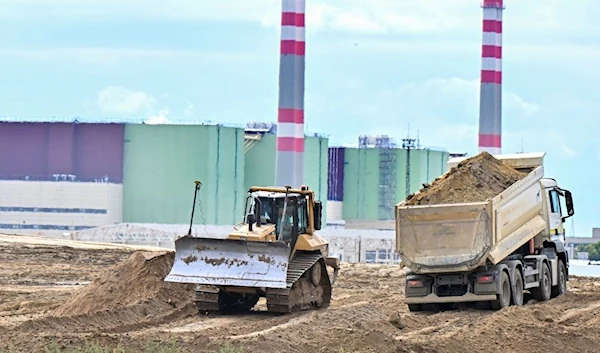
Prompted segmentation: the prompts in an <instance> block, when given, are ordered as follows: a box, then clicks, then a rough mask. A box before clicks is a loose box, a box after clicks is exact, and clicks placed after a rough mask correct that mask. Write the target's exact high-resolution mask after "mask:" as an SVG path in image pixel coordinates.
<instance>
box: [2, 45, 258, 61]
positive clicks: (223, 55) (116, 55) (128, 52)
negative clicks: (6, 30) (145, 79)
mask: <svg viewBox="0 0 600 353" xmlns="http://www.w3.org/2000/svg"><path fill="white" fill-rule="evenodd" d="M0 55H2V56H14V57H20V58H27V59H43V60H78V61H83V62H88V63H94V64H112V63H116V62H118V61H120V60H123V59H138V60H139V59H147V58H154V59H177V58H186V59H194V58H195V59H200V60H215V61H219V62H223V61H246V60H253V59H255V54H253V53H248V54H239V53H227V52H218V51H202V50H183V49H182V50H176V49H174V50H162V49H150V48H146V49H144V48H127V49H124V48H111V47H62V48H50V49H44V50H39V49H1V48H0Z"/></svg>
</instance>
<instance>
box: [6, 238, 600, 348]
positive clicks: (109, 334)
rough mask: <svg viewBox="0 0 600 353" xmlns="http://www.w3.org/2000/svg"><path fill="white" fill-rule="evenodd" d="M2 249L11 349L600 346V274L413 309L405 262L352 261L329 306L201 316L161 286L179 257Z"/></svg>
mask: <svg viewBox="0 0 600 353" xmlns="http://www.w3.org/2000/svg"><path fill="white" fill-rule="evenodd" d="M0 246H1V247H2V252H0V261H1V263H2V265H1V266H0V282H1V285H0V352H71V351H78V352H85V350H76V349H77V348H78V347H95V348H98V347H106V348H107V349H106V350H105V351H106V352H113V349H115V348H117V347H118V348H119V349H121V350H114V351H115V352H382V353H383V352H440V353H441V352H499V351H504V352H525V351H527V352H545V351H553V350H555V349H558V348H560V350H561V351H562V352H597V351H598V349H599V348H598V347H600V280H598V279H593V278H583V277H579V278H577V277H572V278H571V280H570V282H569V290H570V292H569V294H567V295H564V296H561V297H559V298H556V299H553V300H551V301H549V302H545V303H529V304H527V305H525V306H523V307H510V308H507V309H504V310H501V311H498V312H493V311H489V310H481V309H469V308H464V309H457V310H453V311H447V312H442V313H409V312H408V310H407V308H406V306H405V305H404V304H403V302H402V301H403V292H404V291H403V285H404V272H403V271H401V270H399V269H398V266H395V265H370V264H343V267H342V269H341V272H340V276H339V278H338V281H337V283H336V284H335V286H334V290H333V296H334V299H333V302H332V304H331V305H330V306H329V308H327V309H322V310H318V311H315V312H304V313H295V314H290V315H274V314H269V313H266V312H264V310H265V304H264V302H263V301H261V302H259V304H258V305H257V307H256V308H255V310H257V311H256V312H250V313H248V314H241V315H238V314H236V315H223V316H218V315H199V314H198V313H197V312H196V311H195V308H194V305H193V303H192V301H191V299H192V294H193V289H190V287H189V286H186V285H179V284H164V283H163V282H162V278H161V276H164V274H165V273H164V272H165V271H168V267H169V256H171V259H172V254H170V253H166V254H167V255H165V252H164V251H163V252H160V251H158V250H157V249H152V248H147V249H143V250H137V249H134V248H131V247H124V246H116V245H102V244H86V243H82V242H70V241H58V240H52V239H39V238H34V237H19V236H0ZM134 252H135V253H134ZM134 278H138V279H137V280H134ZM94 280H95V281H94ZM89 351H92V350H89ZM93 351H94V352H102V350H93Z"/></svg>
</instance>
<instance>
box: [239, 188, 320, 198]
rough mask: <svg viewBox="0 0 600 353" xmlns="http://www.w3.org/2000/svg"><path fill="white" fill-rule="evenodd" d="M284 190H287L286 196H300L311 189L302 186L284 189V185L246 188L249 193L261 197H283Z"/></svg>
mask: <svg viewBox="0 0 600 353" xmlns="http://www.w3.org/2000/svg"><path fill="white" fill-rule="evenodd" d="M286 190H287V192H288V196H296V197H297V196H300V195H308V194H311V193H312V192H313V191H312V190H310V189H309V188H308V187H305V186H303V187H302V188H301V189H291V188H290V189H286V188H284V187H261V186H253V187H251V188H250V190H248V192H250V193H257V194H259V196H263V197H285V193H286Z"/></svg>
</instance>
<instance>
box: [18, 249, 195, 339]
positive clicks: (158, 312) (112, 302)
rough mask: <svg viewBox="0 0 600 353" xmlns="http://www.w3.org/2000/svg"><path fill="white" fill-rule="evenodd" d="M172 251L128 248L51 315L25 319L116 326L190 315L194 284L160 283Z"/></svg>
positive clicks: (45, 323) (75, 327) (116, 328)
mask: <svg viewBox="0 0 600 353" xmlns="http://www.w3.org/2000/svg"><path fill="white" fill-rule="evenodd" d="M173 260H174V253H173V252H143V251H138V252H135V253H133V254H132V255H131V256H130V257H129V258H128V259H127V260H125V261H123V262H121V263H118V264H116V265H115V266H113V267H111V268H109V269H108V270H106V271H105V272H104V274H102V275H101V276H100V277H98V278H96V279H94V281H93V282H92V283H90V284H89V285H87V286H86V287H84V288H82V289H81V290H79V291H78V292H76V293H75V295H74V296H73V297H72V298H71V299H70V300H68V301H67V302H66V303H64V304H63V305H61V306H59V307H58V308H56V309H55V310H54V312H52V313H51V315H50V316H47V317H44V318H42V319H40V320H34V321H33V322H30V323H28V324H29V325H31V326H32V328H33V327H39V326H51V327H53V328H59V327H60V328H63V329H65V330H75V331H76V330H78V329H80V328H84V329H85V330H86V331H94V329H96V330H98V331H121V330H130V329H132V328H134V327H142V326H146V325H150V324H158V323H162V322H166V321H171V320H174V319H178V318H182V317H185V316H189V315H193V314H195V313H196V312H197V311H196V308H195V305H194V304H193V302H192V299H193V296H194V287H193V285H188V284H180V283H170V282H165V281H164V278H165V276H166V275H167V274H168V273H169V271H170V269H171V266H172V264H173Z"/></svg>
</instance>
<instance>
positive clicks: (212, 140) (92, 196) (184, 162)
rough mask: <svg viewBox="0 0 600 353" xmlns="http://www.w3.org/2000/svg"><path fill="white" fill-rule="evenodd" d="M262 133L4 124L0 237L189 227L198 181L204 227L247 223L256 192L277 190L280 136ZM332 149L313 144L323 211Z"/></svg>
mask: <svg viewBox="0 0 600 353" xmlns="http://www.w3.org/2000/svg"><path fill="white" fill-rule="evenodd" d="M255 125H256V124H249V127H246V128H244V127H231V126H222V125H169V124H164V125H149V124H116V123H111V124H97V123H94V124H92V123H78V122H69V123H65V122H60V123H59V122H0V231H3V232H11V231H12V232H26V233H38V234H42V233H48V232H61V233H62V232H70V231H76V230H83V229H88V228H93V227H99V226H106V225H111V224H115V223H121V222H130V223H144V222H147V223H164V224H181V223H187V222H189V215H190V209H191V207H192V200H193V189H194V180H200V181H201V182H202V189H201V191H200V194H199V198H200V202H199V205H200V206H202V207H201V208H199V209H198V208H197V210H198V213H197V217H196V219H195V222H196V223H204V222H206V223H207V224H215V225H219V224H222V225H231V224H234V223H237V222H240V221H241V220H242V217H243V213H244V203H245V198H246V196H247V194H246V192H247V190H248V187H249V186H251V185H271V184H273V183H274V181H275V150H276V147H275V144H276V128H275V127H274V125H268V124H267V125H265V128H256V127H255ZM263 125H264V124H263ZM327 148H328V139H327V137H325V136H321V135H312V136H306V137H305V151H306V152H305V155H306V157H305V159H304V163H305V167H304V171H305V174H306V175H305V183H306V184H308V185H309V186H310V187H311V188H313V189H314V190H315V191H316V196H317V198H322V199H323V201H324V203H325V202H326V193H327ZM324 216H325V215H324Z"/></svg>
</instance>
